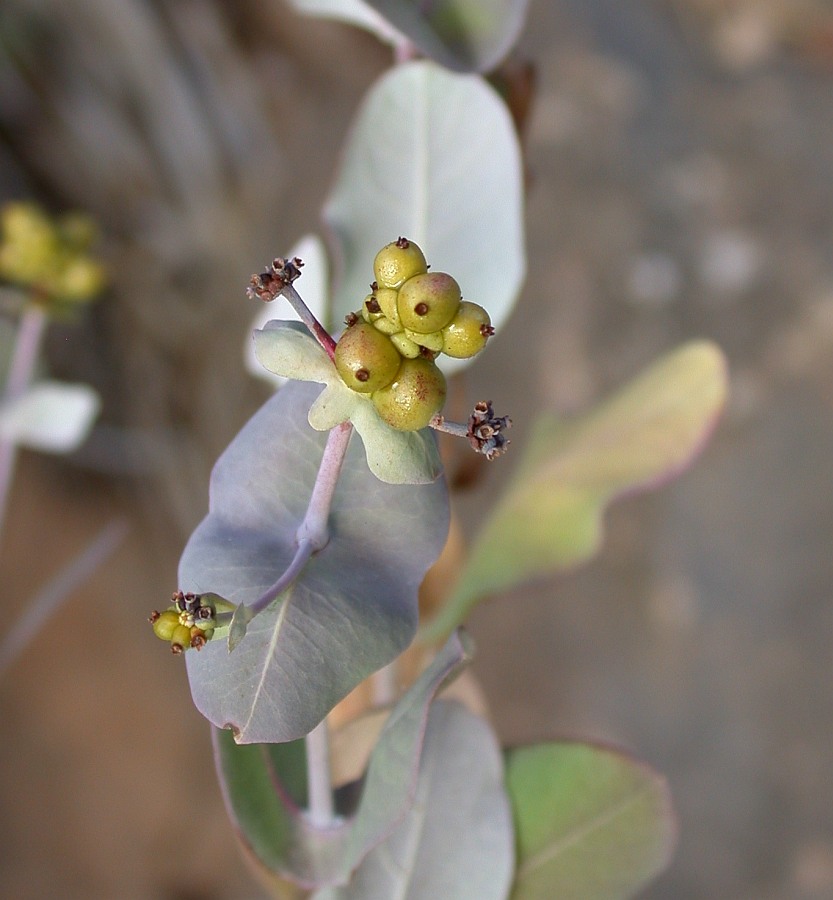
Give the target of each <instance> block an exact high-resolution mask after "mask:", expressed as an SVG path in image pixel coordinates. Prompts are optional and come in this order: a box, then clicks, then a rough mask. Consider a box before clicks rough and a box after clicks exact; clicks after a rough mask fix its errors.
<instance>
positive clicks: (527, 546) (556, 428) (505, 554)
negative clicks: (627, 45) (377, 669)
mask: <svg viewBox="0 0 833 900" xmlns="http://www.w3.org/2000/svg"><path fill="white" fill-rule="evenodd" d="M726 386H727V376H726V363H725V359H724V357H723V354H722V353H721V351H720V350H719V349H718V348H717V347H716V346H715V345H714V344H712V343H709V342H707V341H695V342H692V343H689V344H685V345H684V346H682V347H680V348H678V349H677V350H674V351H673V352H671V353H669V354H668V355H667V356H664V357H663V358H662V359H660V360H659V361H657V362H655V363H654V364H653V365H652V366H651V367H650V368H648V369H647V370H646V371H645V372H643V373H642V374H641V375H639V376H638V377H637V378H635V379H634V380H633V381H632V382H631V383H630V384H628V385H626V386H625V387H624V388H622V389H621V390H620V391H618V392H617V393H616V394H614V395H613V396H612V397H611V398H610V399H609V400H607V401H605V402H603V403H601V404H600V405H599V406H598V407H596V408H595V409H593V410H591V411H590V412H589V413H587V414H586V415H584V416H582V417H580V418H578V419H576V420H574V421H572V422H560V421H558V420H557V419H556V418H555V417H554V416H552V415H545V416H542V417H541V419H539V421H538V423H537V428H536V430H535V432H534V433H533V435H532V437H531V439H530V441H529V444H528V445H527V447H526V448H525V454H524V457H523V459H522V461H521V463H520V466H519V470H518V474H517V475H516V477H515V479H514V481H513V482H512V483H511V484H510V486H509V488H508V489H507V491H506V493H505V494H504V496H503V497H502V498H501V500H500V502H499V503H498V505H497V506H496V508H495V510H494V512H493V513H492V515H491V517H490V518H489V520H488V522H487V523H486V524H485V526H484V527H483V529H482V531H481V532H480V533H479V534H478V535H477V537H476V538H475V542H474V545H473V547H472V551H471V554H470V555H469V559H468V561H467V563H466V567H465V569H464V570H463V572H462V574H461V576H460V579H459V581H458V582H457V584H456V585H455V587H454V591H453V594H452V596H451V598H450V600H449V602H448V604H447V605H446V606H445V607H444V608H443V609H442V610H441V611H440V614H439V616H438V618H437V619H436V620H435V621H434V622H431V623H429V625H428V626H427V628H426V631H425V637H426V639H434V638H436V637H438V636H442V635H443V634H446V633H448V632H449V631H450V630H451V629H453V628H454V627H456V625H457V624H459V623H460V622H462V621H463V620H464V618H465V616H466V614H467V613H468V612H469V610H470V609H471V607H472V606H473V605H474V604H475V603H476V602H477V601H478V600H480V599H482V598H483V597H485V596H487V595H489V594H492V593H496V592H498V591H501V590H506V589H507V588H510V587H513V586H514V585H517V584H519V583H521V582H524V581H526V580H528V579H530V578H533V577H535V576H538V575H543V574H545V573H548V572H553V571H557V570H559V569H564V568H567V567H569V566H573V565H576V564H578V563H581V562H584V561H586V560H587V559H589V558H590V557H592V556H593V555H594V554H595V553H596V552H597V551H598V549H599V547H600V546H601V542H602V536H603V517H604V511H605V508H606V507H607V506H608V504H610V503H611V502H612V501H613V500H615V499H616V498H617V497H620V496H622V495H623V494H626V493H629V492H633V491H637V490H645V489H648V488H651V487H655V486H657V485H660V484H662V483H664V482H665V481H668V480H669V479H670V478H672V477H673V476H674V475H675V474H677V473H678V472H679V471H681V470H682V469H684V468H685V467H686V466H687V465H688V464H689V463H690V462H691V460H692V459H693V458H694V456H695V455H696V454H697V453H698V452H699V450H700V449H701V448H702V447H703V446H704V444H705V442H706V440H707V438H708V436H709V435H710V434H711V431H712V429H713V427H714V424H715V422H716V420H717V417H718V415H719V414H720V412H721V410H722V408H723V405H724V402H725V399H726Z"/></svg>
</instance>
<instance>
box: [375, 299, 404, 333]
mask: <svg viewBox="0 0 833 900" xmlns="http://www.w3.org/2000/svg"><path fill="white" fill-rule="evenodd" d="M374 296H375V297H376V302H377V303H378V304H379V308H380V309H381V310H382V312H383V313H384V314H385V316H387V318H388V319H390V320H391V322H395V323H396V325H397V326H398V328H397V329H396V330H397V331H400V330H401V329H402V325H401V323H400V322H399V310H398V309H397V306H396V303H397V299H398V298H399V292H398V291H395V290H394V289H393V288H377V289H376V291H375V292H374Z"/></svg>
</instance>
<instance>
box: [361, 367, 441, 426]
mask: <svg viewBox="0 0 833 900" xmlns="http://www.w3.org/2000/svg"><path fill="white" fill-rule="evenodd" d="M445 395H446V385H445V376H444V375H443V373H442V372H441V371H440V370H439V369H438V368H437V366H436V365H435V364H434V362H433V361H432V360H430V359H425V358H424V357H421V356H420V357H417V358H416V359H405V360H403V361H402V365H401V366H400V369H399V373H398V374H397V376H396V378H395V380H394V381H393V382H392V383H391V384H389V385H388V386H387V387H384V388H382V389H381V390H379V391H376V392H375V393H374V394H373V395H372V397H371V400H373V405H374V406H375V407H376V412H378V413H379V416H380V417H381V418H382V420H383V421H385V422H387V423H388V425H390V426H391V427H393V428H397V429H399V430H400V431H417V430H418V429H420V428H425V426H426V425H427V424H428V423H429V422H430V421H431V419H432V418H433V417H434V416H435V415H436V414H437V413H438V412H439V411H440V410H441V409H442V408H443V404H444V403H445Z"/></svg>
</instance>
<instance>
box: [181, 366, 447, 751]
mask: <svg viewBox="0 0 833 900" xmlns="http://www.w3.org/2000/svg"><path fill="white" fill-rule="evenodd" d="M317 390H318V388H316V387H315V386H313V385H308V384H302V383H298V382H293V383H291V384H288V385H286V387H284V388H282V389H281V390H280V391H278V392H277V394H275V395H274V396H273V397H272V398H271V399H270V400H269V401H267V403H266V404H265V405H264V406H263V407H262V408H261V409H260V411H259V412H258V413H256V414H255V415H254V416H253V417H252V419H251V420H250V421H249V422H248V423H247V424H246V425H245V426H244V428H243V429H242V430H241V432H240V433H239V434H238V435H237V437H236V438H235V439H234V440H233V441H232V443H231V444H230V445H229V447H228V449H227V450H226V451H225V453H224V454H223V455H222V456H221V457H220V459H219V460H218V462H217V464H216V466H215V467H214V471H213V473H212V477H211V488H210V504H209V514H208V516H207V517H206V518H205V519H204V520H203V522H202V523H201V524H200V525H199V527H198V528H197V529H196V531H195V532H194V533H193V535H192V536H191V539H190V540H189V542H188V544H187V546H186V548H185V551H184V553H183V556H182V560H181V562H180V571H179V582H180V585H181V586H182V588H183V590H187V591H194V592H197V593H203V592H216V593H218V594H220V595H221V596H223V597H225V598H226V599H228V600H229V601H231V602H232V603H251V602H253V601H254V600H255V599H256V598H257V597H258V596H260V595H261V594H262V593H263V592H264V591H265V590H266V588H268V587H269V586H270V585H271V584H273V583H274V582H275V581H276V579H277V578H278V576H279V575H280V574H281V573H282V572H283V571H284V570H285V569H286V566H287V565H288V563H289V562H290V560H291V559H292V556H293V554H294V542H295V534H296V531H297V529H298V526H299V525H300V523H301V521H302V519H303V516H304V513H305V511H306V507H307V504H308V502H309V498H310V494H311V492H312V487H313V484H314V482H315V478H316V474H317V470H318V465H319V461H320V459H321V455H322V452H323V447H324V443H325V440H326V434H325V433H322V432H317V431H314V430H313V429H312V428H311V427H310V426H309V424H308V422H307V413H308V410H309V406H310V403H311V402H312V400H313V399H314V397H315V394H316V392H317ZM330 527H331V539H330V542H329V544H328V545H327V546H326V547H325V548H324V549H323V550H321V551H320V552H319V553H318V554H316V555H315V556H314V557H313V558H312V559H311V560H310V561H309V562H308V563H307V565H306V567H305V568H304V570H303V572H302V573H301V575H300V576H299V578H298V580H297V581H296V582H295V584H294V585H293V586H292V587H291V588H290V589H289V590H288V591H286V592H285V593H284V594H282V595H281V597H279V598H278V600H276V601H275V602H274V603H273V604H272V606H270V607H269V608H268V609H267V610H265V611H264V612H263V613H261V614H260V615H258V616H256V617H255V618H254V619H253V620H252V622H251V623H250V624H249V626H248V631H247V634H246V637H245V638H244V639H243V640H242V641H241V643H240V645H239V646H238V647H237V649H236V650H235V651H234V653H232V654H229V652H228V651H227V648H226V646H225V645H224V643H222V642H216V641H211V642H209V644H208V645H207V646H206V647H205V648H204V649H203V650H201V651H200V652H195V651H189V652H188V653H187V654H186V660H187V664H188V675H189V678H190V681H191V691H192V694H193V697H194V702H195V704H196V706H197V708H198V709H199V710H200V712H202V713H203V715H205V716H206V717H207V718H208V719H209V720H210V721H211V722H212V723H213V724H214V725H217V726H218V727H221V728H223V727H232V728H234V729H235V730H236V732H237V737H238V740H240V741H242V742H244V743H249V742H260V741H266V742H268V741H288V740H292V739H293V738H297V737H301V736H303V735H305V734H307V733H308V732H309V731H311V730H312V729H313V728H314V727H315V726H316V725H317V724H318V723H319V722H320V721H321V720H322V719H323V718H324V716H325V715H326V714H327V713H328V712H329V711H330V709H332V707H333V706H335V704H336V703H337V702H338V701H339V700H341V699H342V697H344V696H345V695H346V694H347V693H348V692H349V691H350V690H352V688H353V687H355V685H356V684H358V683H359V682H360V681H361V680H362V679H364V678H366V677H367V676H368V675H370V674H371V673H372V672H375V671H376V670H377V669H379V668H381V667H382V666H384V665H386V664H387V663H388V662H390V661H391V660H392V659H394V658H395V657H396V656H397V655H398V654H399V653H400V652H402V650H404V649H405V647H407V645H408V644H409V643H410V641H411V639H412V637H413V633H414V629H415V627H416V621H417V589H418V587H419V584H420V582H421V581H422V578H423V575H424V574H425V571H426V570H427V569H428V567H429V566H430V565H431V564H432V563H433V561H434V560H435V559H436V558H437V556H438V555H439V552H440V550H441V549H442V546H443V542H444V541H445V535H446V531H447V529H448V498H447V494H446V488H445V484H444V482H443V481H442V480H439V481H436V482H434V483H433V484H428V485H420V486H411V485H388V484H385V483H383V482H381V481H379V479H377V478H376V477H375V476H373V475H372V474H371V472H370V470H369V469H368V468H367V464H366V463H365V459H364V450H363V448H362V447H361V445H360V444H359V443H358V442H357V441H353V442H352V443H351V446H350V447H349V449H348V453H347V458H346V460H345V463H344V468H343V470H342V474H341V478H340V480H339V484H338V487H337V488H336V493H335V497H334V500H333V507H332V512H331V516H330Z"/></svg>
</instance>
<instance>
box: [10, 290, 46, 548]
mask: <svg viewBox="0 0 833 900" xmlns="http://www.w3.org/2000/svg"><path fill="white" fill-rule="evenodd" d="M47 321H48V318H47V315H46V312H45V311H44V309H43V308H42V307H41V306H39V305H38V304H35V303H27V304H26V306H25V307H24V310H23V315H22V316H21V319H20V325H19V326H18V329H17V335H16V337H15V345H14V351H13V353H12V361H11V365H10V366H9V374H8V377H7V378H6V385H5V387H4V388H3V401H2V402H3V403H4V404H6V403H11V402H12V401H13V400H16V399H17V398H18V397H20V396H21V395H22V394H23V393H24V392H25V391H26V388H28V387H29V384H30V382H31V381H32V376H33V375H34V372H35V365H36V364H37V360H38V354H39V353H40V347H41V343H42V342H43V336H44V333H45V332H46V324H47ZM16 456H17V446H16V444H15V442H14V440H13V439H3V438H0V534H2V531H3V521H4V519H5V517H6V508H7V506H8V502H9V492H10V490H11V484H12V476H13V475H14V464H15V457H16Z"/></svg>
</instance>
